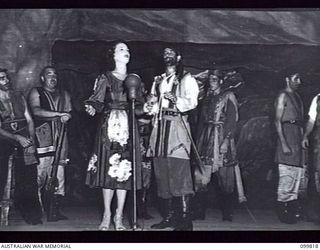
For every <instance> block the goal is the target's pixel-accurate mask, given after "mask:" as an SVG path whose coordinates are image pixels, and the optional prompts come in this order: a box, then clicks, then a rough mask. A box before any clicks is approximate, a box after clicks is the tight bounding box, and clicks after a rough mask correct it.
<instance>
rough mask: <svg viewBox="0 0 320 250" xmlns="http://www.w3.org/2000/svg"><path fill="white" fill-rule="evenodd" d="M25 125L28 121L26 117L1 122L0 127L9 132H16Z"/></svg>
mask: <svg viewBox="0 0 320 250" xmlns="http://www.w3.org/2000/svg"><path fill="white" fill-rule="evenodd" d="M27 125H28V123H27V120H26V119H16V120H11V121H4V122H2V126H1V128H2V129H4V130H6V131H9V132H11V133H16V132H18V131H19V130H21V129H24V128H25V127H27Z"/></svg>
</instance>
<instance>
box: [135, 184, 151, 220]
mask: <svg viewBox="0 0 320 250" xmlns="http://www.w3.org/2000/svg"><path fill="white" fill-rule="evenodd" d="M146 197H147V189H145V188H143V189H142V190H140V191H139V192H138V199H139V201H138V218H143V219H145V220H150V219H152V218H153V217H152V216H151V215H150V214H149V213H148V209H147V200H146Z"/></svg>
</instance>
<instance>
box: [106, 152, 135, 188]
mask: <svg viewBox="0 0 320 250" xmlns="http://www.w3.org/2000/svg"><path fill="white" fill-rule="evenodd" d="M120 158H121V156H120V154H118V153H116V154H113V155H112V156H111V157H110V159H109V163H110V164H111V166H110V168H109V171H108V174H109V175H110V176H111V177H112V178H117V181H119V182H124V181H127V180H128V179H129V177H130V176H131V169H132V168H131V162H130V161H128V160H126V159H123V160H122V161H120Z"/></svg>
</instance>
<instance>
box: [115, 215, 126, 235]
mask: <svg viewBox="0 0 320 250" xmlns="http://www.w3.org/2000/svg"><path fill="white" fill-rule="evenodd" d="M122 219H123V217H122V215H121V214H120V215H119V214H116V215H115V216H114V217H113V222H114V228H115V230H116V231H124V230H126V227H125V226H124V225H123V223H122Z"/></svg>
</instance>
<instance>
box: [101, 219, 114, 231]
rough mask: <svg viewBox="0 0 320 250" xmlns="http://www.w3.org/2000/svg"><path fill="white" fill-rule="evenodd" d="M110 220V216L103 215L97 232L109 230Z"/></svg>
mask: <svg viewBox="0 0 320 250" xmlns="http://www.w3.org/2000/svg"><path fill="white" fill-rule="evenodd" d="M110 218H111V216H110V215H104V216H103V218H102V222H101V224H100V226H99V230H100V231H108V230H109V228H110V221H111V220H110Z"/></svg>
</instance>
